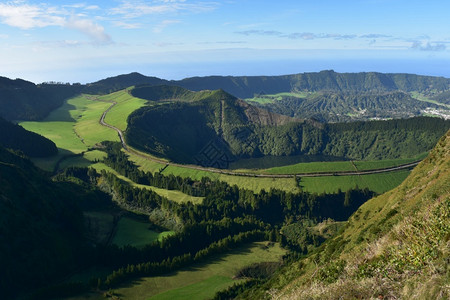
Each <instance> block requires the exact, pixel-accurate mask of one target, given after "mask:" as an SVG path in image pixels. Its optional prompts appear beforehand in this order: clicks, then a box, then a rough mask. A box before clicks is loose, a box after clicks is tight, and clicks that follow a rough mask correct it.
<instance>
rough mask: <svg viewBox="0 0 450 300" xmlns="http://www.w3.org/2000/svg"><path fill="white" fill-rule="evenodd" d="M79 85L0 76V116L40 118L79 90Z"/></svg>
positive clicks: (23, 118) (24, 118) (18, 118)
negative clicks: (39, 83) (42, 82)
mask: <svg viewBox="0 0 450 300" xmlns="http://www.w3.org/2000/svg"><path fill="white" fill-rule="evenodd" d="M81 89H82V86H81V85H66V84H41V85H35V84H34V83H31V82H28V81H24V80H21V79H16V80H11V79H8V78H5V77H0V117H2V118H4V119H6V120H40V119H43V118H44V117H46V116H47V115H48V114H49V113H50V112H51V111H52V110H54V109H56V108H57V107H59V106H61V105H62V103H63V102H64V100H66V99H67V98H70V97H73V96H74V95H76V94H78V93H80V92H81Z"/></svg>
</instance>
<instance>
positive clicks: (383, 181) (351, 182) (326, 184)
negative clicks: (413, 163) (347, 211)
mask: <svg viewBox="0 0 450 300" xmlns="http://www.w3.org/2000/svg"><path fill="white" fill-rule="evenodd" d="M409 173H410V171H409V170H402V171H397V172H389V173H381V174H370V175H361V176H326V177H302V178H301V181H300V185H301V187H302V189H303V190H304V191H307V192H311V193H318V194H320V193H333V192H337V191H338V190H339V189H340V190H342V191H346V190H348V189H351V188H355V187H359V188H361V189H364V188H368V189H369V190H372V191H374V192H377V193H378V194H381V193H384V192H386V191H389V190H391V189H393V188H394V187H396V186H398V185H399V184H400V183H402V182H403V180H405V179H406V177H408V175H409Z"/></svg>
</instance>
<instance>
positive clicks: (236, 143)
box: [126, 90, 450, 168]
mask: <svg viewBox="0 0 450 300" xmlns="http://www.w3.org/2000/svg"><path fill="white" fill-rule="evenodd" d="M208 93H209V94H208V96H207V97H206V98H204V99H203V100H198V101H195V102H190V103H186V102H184V103H180V102H177V103H169V104H165V105H156V106H149V107H143V108H140V109H139V110H137V111H135V112H133V113H132V114H131V115H130V116H129V119H128V124H129V126H128V129H127V131H126V139H127V142H128V143H129V144H130V145H131V146H134V147H136V148H139V149H141V150H143V151H147V152H150V153H152V154H154V155H157V156H163V157H166V158H169V159H171V160H173V161H175V162H180V163H194V164H200V165H203V166H214V167H219V168H226V167H227V166H228V163H229V162H230V161H233V160H236V159H239V158H243V157H260V156H264V155H274V156H282V155H327V156H334V157H340V158H346V159H354V160H355V159H356V160H363V159H392V158H408V157H414V156H416V155H418V154H420V153H423V152H426V151H428V150H430V149H431V148H432V147H433V145H434V144H435V143H436V141H437V140H438V139H439V137H440V136H442V135H443V134H444V133H445V132H446V131H447V130H448V128H450V121H445V120H442V119H435V118H413V119H408V120H391V121H383V122H382V121H374V122H355V123H336V124H328V125H323V124H320V123H317V122H312V121H303V120H299V119H292V118H289V117H285V116H281V115H278V114H274V113H270V112H267V111H266V110H263V109H259V108H256V107H254V106H251V105H249V104H247V103H245V102H243V101H240V100H238V99H236V98H234V97H233V96H231V95H229V94H227V93H225V92H224V91H221V90H219V91H215V92H208ZM193 95H197V94H193ZM202 95H203V94H202ZM191 99H192V97H191Z"/></svg>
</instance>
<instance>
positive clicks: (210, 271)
mask: <svg viewBox="0 0 450 300" xmlns="http://www.w3.org/2000/svg"><path fill="white" fill-rule="evenodd" d="M266 244H267V242H257V243H253V244H250V245H247V246H243V247H240V248H237V249H234V250H231V251H229V252H228V253H227V254H221V255H214V256H211V257H209V258H208V259H206V260H205V261H204V262H202V263H197V264H195V265H192V266H190V267H186V268H182V269H180V270H179V271H177V272H174V273H170V274H167V275H164V276H156V277H144V278H140V279H138V280H135V281H134V282H130V283H128V284H125V285H124V286H122V287H120V288H118V289H115V290H114V293H115V294H117V295H120V298H121V299H127V300H128V299H129V300H134V299H136V300H138V299H139V300H141V299H152V300H153V299H174V300H176V299H190V300H197V299H198V300H200V299H210V298H212V297H213V296H214V294H215V293H216V291H218V290H222V289H225V288H227V287H228V286H231V285H233V284H234V283H235V282H237V281H236V280H234V279H232V278H233V276H235V275H236V273H237V272H238V271H239V270H240V269H242V268H243V267H245V266H249V265H251V264H253V263H258V262H270V261H273V262H276V261H279V260H280V259H281V257H282V255H284V254H285V253H286V250H284V249H282V248H280V246H279V245H278V244H275V245H273V246H269V247H264V246H265V245H266ZM70 299H71V300H81V299H90V300H97V299H98V300H100V299H104V298H103V296H101V295H99V294H86V295H83V296H79V297H74V298H70Z"/></svg>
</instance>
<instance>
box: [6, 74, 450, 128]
mask: <svg viewBox="0 0 450 300" xmlns="http://www.w3.org/2000/svg"><path fill="white" fill-rule="evenodd" d="M139 85H147V86H149V85H151V86H160V85H166V86H178V87H182V88H185V89H188V90H190V91H202V90H218V89H222V90H224V91H226V92H227V93H229V94H232V95H234V96H236V97H238V98H241V99H247V98H253V97H255V96H264V95H271V94H277V93H283V92H288V93H313V94H314V95H313V96H311V97H312V98H310V97H306V96H304V97H303V96H302V97H299V98H298V97H297V100H295V101H290V100H289V99H290V98H289V97H282V98H283V99H281V100H282V101H281V102H277V103H273V105H272V104H267V106H264V107H265V108H267V109H269V110H272V111H274V112H278V113H283V114H287V115H289V116H300V117H305V116H308V117H309V116H310V115H314V114H315V115H316V117H317V118H319V119H321V120H324V121H347V120H349V119H351V120H353V119H354V118H349V114H353V113H355V111H353V110H356V113H357V114H358V113H359V112H360V111H362V110H365V109H366V110H367V112H368V115H367V116H365V115H363V116H362V119H368V118H370V117H373V116H375V117H383V116H384V115H387V116H388V117H390V114H391V113H392V112H397V114H395V115H393V116H391V117H409V116H413V115H417V114H418V113H419V112H420V111H421V110H423V106H424V104H423V103H420V102H419V101H417V100H414V99H413V98H411V97H410V96H408V95H407V94H405V93H410V92H420V93H424V94H427V95H428V96H430V97H434V98H433V99H435V100H436V101H438V102H441V103H447V102H448V92H450V79H448V78H443V77H432V76H420V75H414V74H383V73H375V72H368V73H336V72H334V71H321V72H316V73H300V74H293V75H283V76H207V77H191V78H186V79H183V80H170V81H169V80H164V79H160V78H157V77H149V76H144V75H142V74H139V73H130V74H124V75H119V76H115V77H110V78H106V79H103V80H100V81H97V82H93V83H90V84H86V85H80V84H73V85H68V84H55V83H52V84H39V85H35V84H33V83H31V82H27V81H24V80H20V79H16V80H11V79H8V78H4V77H0V116H1V117H3V118H5V119H7V120H40V119H43V118H44V117H45V116H47V114H48V113H49V112H50V111H52V110H54V109H55V108H57V107H59V106H60V105H61V104H62V103H63V101H64V100H66V99H67V98H69V97H73V96H75V95H77V94H80V93H87V94H107V93H111V92H114V91H117V90H121V89H124V88H128V87H130V86H139ZM360 95H363V97H365V98H364V99H363V100H362V101H359V100H358V101H357V102H358V103H352V101H353V99H354V98H355V97H360ZM298 99H300V100H301V101H302V102H305V101H304V99H306V100H308V101H306V102H305V103H304V105H303V104H301V103H300V100H298ZM316 100H318V101H319V102H323V101H324V102H326V104H325V105H324V107H323V108H322V107H321V106H318V105H316V104H314V103H317V101H316ZM391 100H394V103H389V102H390V101H391ZM405 101H406V102H405ZM365 102H367V104H366V105H364V103H365ZM297 104H298V105H297ZM318 104H320V103H318ZM353 104H354V105H353ZM352 105H353V106H352ZM358 105H359V106H358ZM380 105H381V106H380ZM426 105H427V107H432V108H436V107H437V106H436V105H434V104H430V103H428V104H426ZM373 106H375V107H376V109H377V110H375V111H373V110H372V108H371V107H373ZM386 106H389V107H390V108H391V109H385V107H386ZM405 107H406V108H407V109H406V112H405V113H403V114H399V113H398V112H403V111H405ZM309 108H311V109H312V111H309V110H308V113H309V115H306V114H300V113H299V112H300V111H304V110H305V109H309ZM356 119H358V118H356Z"/></svg>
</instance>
